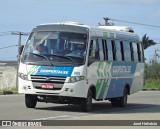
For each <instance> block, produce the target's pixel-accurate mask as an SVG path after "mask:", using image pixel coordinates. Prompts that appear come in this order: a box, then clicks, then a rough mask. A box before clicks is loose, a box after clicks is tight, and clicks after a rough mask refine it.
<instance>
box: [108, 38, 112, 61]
mask: <svg viewBox="0 0 160 129" xmlns="http://www.w3.org/2000/svg"><path fill="white" fill-rule="evenodd" d="M107 48H108V51H107V52H108V60H109V61H113V53H112V45H111V40H109V39H108V40H107Z"/></svg>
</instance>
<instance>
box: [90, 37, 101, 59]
mask: <svg viewBox="0 0 160 129" xmlns="http://www.w3.org/2000/svg"><path fill="white" fill-rule="evenodd" d="M89 57H92V58H93V59H94V60H99V48H98V45H97V40H91V44H90V49H89Z"/></svg>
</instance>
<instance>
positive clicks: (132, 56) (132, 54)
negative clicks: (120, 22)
mask: <svg viewBox="0 0 160 129" xmlns="http://www.w3.org/2000/svg"><path fill="white" fill-rule="evenodd" d="M129 44H130V49H131V61H134V51H133V45H132V42H130V43H129Z"/></svg>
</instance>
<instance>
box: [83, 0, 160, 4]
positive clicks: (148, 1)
mask: <svg viewBox="0 0 160 129" xmlns="http://www.w3.org/2000/svg"><path fill="white" fill-rule="evenodd" d="M85 1H89V2H96V3H101V2H103V3H104V2H105V3H117V4H119V3H126V4H127V3H132V4H138V3H142V4H154V3H160V0H85Z"/></svg>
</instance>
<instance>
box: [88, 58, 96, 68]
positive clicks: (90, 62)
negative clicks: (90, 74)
mask: <svg viewBox="0 0 160 129" xmlns="http://www.w3.org/2000/svg"><path fill="white" fill-rule="evenodd" d="M94 60H95V59H94V57H92V56H89V58H88V66H89V65H91V64H92V63H93V62H94Z"/></svg>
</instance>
